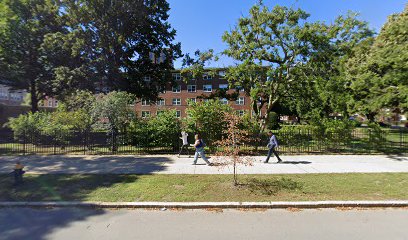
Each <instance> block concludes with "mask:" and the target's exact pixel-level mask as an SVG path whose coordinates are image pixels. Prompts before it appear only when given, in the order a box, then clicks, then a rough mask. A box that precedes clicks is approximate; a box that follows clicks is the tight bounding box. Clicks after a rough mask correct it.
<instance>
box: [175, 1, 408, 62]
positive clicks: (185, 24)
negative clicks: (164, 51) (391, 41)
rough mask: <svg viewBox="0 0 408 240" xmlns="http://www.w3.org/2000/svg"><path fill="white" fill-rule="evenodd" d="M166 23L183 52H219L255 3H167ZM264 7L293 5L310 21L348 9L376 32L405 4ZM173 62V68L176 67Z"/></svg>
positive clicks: (330, 17) (329, 17)
mask: <svg viewBox="0 0 408 240" xmlns="http://www.w3.org/2000/svg"><path fill="white" fill-rule="evenodd" d="M168 1H169V3H170V7H171V10H170V19H169V21H170V23H171V24H172V26H173V28H175V29H176V30H177V37H176V40H177V41H179V42H181V45H182V50H183V53H188V52H189V53H193V52H194V51H195V50H197V49H200V50H208V49H211V48H212V49H214V51H215V52H220V51H222V50H223V49H225V47H226V45H225V44H224V43H223V42H222V40H221V36H222V35H223V33H224V32H225V31H227V30H229V29H231V28H232V27H233V26H234V25H235V24H236V22H237V20H238V18H239V17H240V16H247V15H248V11H249V9H250V8H251V6H252V5H254V4H255V3H257V2H258V0H168ZM264 3H265V5H267V6H269V7H270V8H272V7H273V6H274V5H276V4H279V5H285V6H293V7H295V8H298V7H300V8H302V9H303V10H305V11H307V12H308V13H310V14H311V16H310V18H309V20H310V21H316V20H319V21H325V22H331V21H333V20H334V19H335V18H336V16H338V15H343V14H346V13H347V11H348V10H352V11H354V12H357V13H359V14H360V18H361V19H362V20H364V21H367V22H368V23H369V25H370V27H371V28H373V29H374V30H376V31H377V32H378V31H379V30H380V29H381V26H382V25H383V24H384V23H385V22H386V20H387V16H388V15H390V14H392V13H398V12H402V10H403V9H404V6H405V4H408V1H404V0H325V1H324V0H264ZM180 62H181V61H180V60H179V61H177V62H176V64H175V67H176V68H180V66H181V63H180ZM231 64H232V60H230V59H227V58H222V59H221V60H220V61H219V62H217V63H212V64H211V66H218V67H222V66H228V65H231Z"/></svg>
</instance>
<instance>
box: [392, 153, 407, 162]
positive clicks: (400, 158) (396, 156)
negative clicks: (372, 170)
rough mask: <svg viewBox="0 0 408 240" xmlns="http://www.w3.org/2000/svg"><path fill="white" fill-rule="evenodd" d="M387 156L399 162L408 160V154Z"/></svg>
mask: <svg viewBox="0 0 408 240" xmlns="http://www.w3.org/2000/svg"><path fill="white" fill-rule="evenodd" d="M387 158H388V159H391V160H394V161H398V162H408V155H404V154H398V155H387Z"/></svg>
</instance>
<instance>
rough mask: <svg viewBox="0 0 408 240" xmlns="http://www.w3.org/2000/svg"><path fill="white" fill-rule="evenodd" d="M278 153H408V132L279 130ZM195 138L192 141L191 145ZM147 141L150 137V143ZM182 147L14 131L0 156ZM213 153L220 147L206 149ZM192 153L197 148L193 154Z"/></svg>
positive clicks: (259, 144) (2, 137)
mask: <svg viewBox="0 0 408 240" xmlns="http://www.w3.org/2000/svg"><path fill="white" fill-rule="evenodd" d="M275 135H276V136H277V138H278V141H279V148H278V151H280V152H281V153H286V154H323V153H344V154H348V153H350V154H375V153H394V154H400V153H402V154H404V153H408V130H407V129H402V128H401V129H385V130H382V131H380V132H379V131H374V130H372V129H370V128H357V129H354V130H353V131H352V132H349V133H335V132H333V133H330V132H329V133H319V132H317V131H313V130H311V129H302V128H293V129H292V130H289V131H288V130H276V131H275ZM192 137H193V133H191V134H189V141H190V143H193V141H194V140H193V138H192ZM146 139H148V138H146ZM251 139H253V140H252V141H250V142H247V143H246V144H245V145H242V146H241V149H242V150H243V151H244V152H245V153H247V154H265V153H266V151H267V150H268V149H267V147H266V144H267V142H268V137H267V136H266V135H263V136H261V137H258V136H256V137H255V136H254V137H253V138H251ZM180 147H181V140H180V139H179V136H170V137H168V138H167V139H157V141H151V140H143V139H138V140H135V138H134V137H133V136H132V135H131V134H130V133H122V132H119V133H108V132H98V131H86V132H76V131H61V132H54V133H49V132H47V133H46V132H23V133H19V134H16V133H14V132H13V131H11V130H10V129H0V154H2V155H16V154H22V155H26V154H85V155H86V154H132V155H141V154H174V153H178V151H179V149H180ZM207 148H208V151H209V152H214V151H216V150H217V146H212V145H211V144H207ZM191 150H193V149H191Z"/></svg>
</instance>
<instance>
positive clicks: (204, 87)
mask: <svg viewBox="0 0 408 240" xmlns="http://www.w3.org/2000/svg"><path fill="white" fill-rule="evenodd" d="M203 91H204V92H212V85H211V84H210V85H203Z"/></svg>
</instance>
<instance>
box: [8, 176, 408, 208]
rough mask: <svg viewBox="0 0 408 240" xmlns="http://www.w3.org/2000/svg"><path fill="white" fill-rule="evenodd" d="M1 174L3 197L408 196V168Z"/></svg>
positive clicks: (305, 198) (260, 198)
mask: <svg viewBox="0 0 408 240" xmlns="http://www.w3.org/2000/svg"><path fill="white" fill-rule="evenodd" d="M240 181H241V183H242V184H241V185H240V186H233V185H232V176H231V175H26V176H25V182H24V184H23V185H20V186H13V185H12V183H13V182H12V178H11V176H8V175H0V201H68V200H72V201H108V202H114V201H126V202H127V201H174V202H185V201H193V202H194V201H215V202H218V201H220V202H222V201H311V200H391V199H393V200H403V199H405V200H406V199H408V173H384V174H383V173H380V174H378V173H370V174H362V173H353V174H290V175H289V174H287V175H242V176H240Z"/></svg>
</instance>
